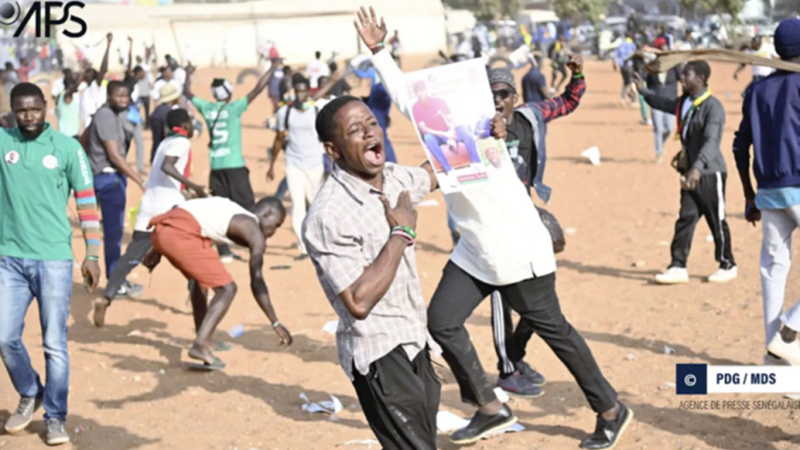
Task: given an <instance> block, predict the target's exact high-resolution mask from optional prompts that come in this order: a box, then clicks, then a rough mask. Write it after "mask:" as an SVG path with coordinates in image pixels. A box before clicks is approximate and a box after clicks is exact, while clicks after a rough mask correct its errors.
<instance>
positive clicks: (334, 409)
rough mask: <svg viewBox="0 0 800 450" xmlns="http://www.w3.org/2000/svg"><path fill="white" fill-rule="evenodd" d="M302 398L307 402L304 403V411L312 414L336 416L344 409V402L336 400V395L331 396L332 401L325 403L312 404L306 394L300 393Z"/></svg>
mask: <svg viewBox="0 0 800 450" xmlns="http://www.w3.org/2000/svg"><path fill="white" fill-rule="evenodd" d="M300 398H301V399H302V400H303V401H304V402H305V403H303V406H302V408H303V411H305V412H310V413H317V412H324V413H327V414H336V413H338V412H339V411H341V410H342V409H344V407H343V406H342V402H340V401H339V399H338V398H336V396H335V395H331V400H330V401H323V402H317V403H312V402H311V400H309V399H308V397H307V396H306V393H305V392H301V393H300Z"/></svg>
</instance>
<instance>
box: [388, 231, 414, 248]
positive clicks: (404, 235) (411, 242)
mask: <svg viewBox="0 0 800 450" xmlns="http://www.w3.org/2000/svg"><path fill="white" fill-rule="evenodd" d="M391 235H392V236H400V237H402V238H403V239H405V240H406V241H408V246H409V247H411V246H412V245H414V241H415V239H414V238H413V237H411V235H410V234H408V233H406V232H405V231H402V230H395V231H392V234H391Z"/></svg>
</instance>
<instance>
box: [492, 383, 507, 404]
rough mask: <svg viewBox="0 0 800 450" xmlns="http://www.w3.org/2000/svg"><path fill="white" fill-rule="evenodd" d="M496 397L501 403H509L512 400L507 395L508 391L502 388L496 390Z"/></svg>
mask: <svg viewBox="0 0 800 450" xmlns="http://www.w3.org/2000/svg"><path fill="white" fill-rule="evenodd" d="M494 395H495V397H497V399H498V400H500V403H508V401H509V400H510V399H509V398H508V394H506V391H504V390H503V389H502V388H500V386H497V387H496V388H494Z"/></svg>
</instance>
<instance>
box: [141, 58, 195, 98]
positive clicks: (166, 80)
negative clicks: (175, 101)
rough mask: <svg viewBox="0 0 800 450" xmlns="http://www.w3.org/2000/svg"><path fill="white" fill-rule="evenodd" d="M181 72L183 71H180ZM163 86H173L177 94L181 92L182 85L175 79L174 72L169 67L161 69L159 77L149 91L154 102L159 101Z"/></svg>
mask: <svg viewBox="0 0 800 450" xmlns="http://www.w3.org/2000/svg"><path fill="white" fill-rule="evenodd" d="M181 70H183V69H181ZM185 82H186V78H185V76H184V83H185ZM165 84H171V85H173V86H175V89H177V90H178V92H183V83H181V82H180V81H179V80H178V79H177V78H175V72H174V71H173V70H172V68H171V67H170V66H165V67H163V68H162V69H161V77H160V78H159V79H158V80H156V82H155V83H153V89H151V90H150V95H151V96H152V97H153V100H155V101H156V102H158V101H159V99H160V98H161V97H160V94H159V93H160V92H161V87H162V86H164V85H165Z"/></svg>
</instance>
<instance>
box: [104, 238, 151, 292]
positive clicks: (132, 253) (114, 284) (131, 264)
mask: <svg viewBox="0 0 800 450" xmlns="http://www.w3.org/2000/svg"><path fill="white" fill-rule="evenodd" d="M152 246H153V244H152V243H151V242H150V232H149V231H134V232H133V239H131V242H130V243H128V248H126V249H125V254H124V255H122V257H121V258H120V259H119V261H118V262H117V265H116V266H114V270H113V271H112V272H111V275H109V277H108V284H106V289H105V291H103V297H105V298H107V299H108V301H109V302H113V301H114V297H116V296H117V291H118V290H119V287H120V286H122V283H124V282H125V278H127V277H128V274H129V273H131V271H132V270H133V269H134V268H136V266H138V265H139V263H140V262H142V258H144V255H145V254H147V251H148V250H150V247H152Z"/></svg>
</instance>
